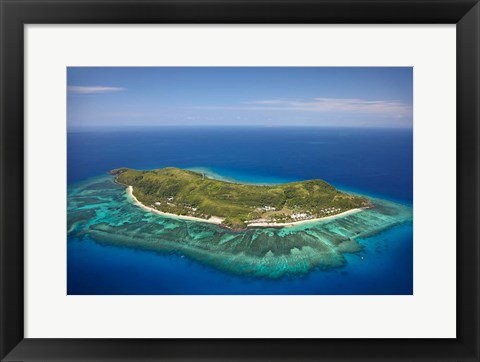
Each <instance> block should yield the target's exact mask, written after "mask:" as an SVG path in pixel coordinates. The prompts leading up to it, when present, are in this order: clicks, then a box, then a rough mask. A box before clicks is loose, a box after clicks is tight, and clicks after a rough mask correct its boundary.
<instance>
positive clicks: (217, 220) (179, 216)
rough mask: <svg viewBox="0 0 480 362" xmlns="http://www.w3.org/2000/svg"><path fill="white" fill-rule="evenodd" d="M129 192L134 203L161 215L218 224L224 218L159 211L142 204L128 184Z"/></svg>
mask: <svg viewBox="0 0 480 362" xmlns="http://www.w3.org/2000/svg"><path fill="white" fill-rule="evenodd" d="M127 194H128V195H129V196H130V197H131V198H132V199H133V201H134V203H135V204H136V205H137V206H140V207H141V208H142V209H145V210H148V211H151V212H154V213H157V214H159V215H163V216H169V217H172V218H176V219H184V220H191V221H200V222H208V223H210V224H216V225H220V224H221V223H222V221H223V220H224V219H222V218H221V217H217V216H212V217H210V219H202V218H199V217H195V216H187V215H177V214H170V213H168V212H163V211H159V210H157V209H154V208H153V207H150V206H146V205H144V204H142V203H141V202H140V201H138V199H137V198H136V197H135V195H134V194H133V186H128V187H127Z"/></svg>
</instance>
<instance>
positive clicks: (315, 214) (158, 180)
mask: <svg viewBox="0 0 480 362" xmlns="http://www.w3.org/2000/svg"><path fill="white" fill-rule="evenodd" d="M110 173H111V174H112V175H115V176H116V182H117V183H119V184H122V185H125V186H127V187H128V192H129V194H130V196H131V197H132V199H133V200H134V202H135V203H137V204H138V205H139V206H141V207H143V208H145V209H147V210H149V211H153V212H157V213H160V214H170V215H173V216H176V217H180V218H187V219H193V220H198V221H204V222H210V223H215V224H219V225H221V226H224V227H227V228H229V229H232V230H245V229H246V228H248V227H266V226H268V227H272V226H277V227H282V226H288V225H295V224H298V223H304V222H308V221H315V220H318V219H325V218H332V217H335V216H338V215H340V214H342V215H343V214H346V213H352V212H356V211H358V210H361V209H365V208H372V207H373V204H372V202H371V201H370V200H369V199H367V198H366V197H362V196H356V195H351V194H347V193H345V192H341V191H339V190H337V189H336V188H335V187H333V186H332V185H330V184H328V183H327V182H325V181H323V180H318V179H317V180H306V181H299V182H290V183H285V184H278V185H252V184H241V183H234V182H227V181H220V180H216V179H212V178H209V177H207V176H206V175H205V174H204V173H199V172H193V171H189V170H184V169H179V168H174V167H168V168H163V169H157V170H134V169H129V168H117V169H114V170H112V171H110Z"/></svg>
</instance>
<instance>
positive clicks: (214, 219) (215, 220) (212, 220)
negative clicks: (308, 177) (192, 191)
mask: <svg viewBox="0 0 480 362" xmlns="http://www.w3.org/2000/svg"><path fill="white" fill-rule="evenodd" d="M127 193H128V195H129V196H130V197H131V198H132V199H133V201H134V202H135V204H136V205H138V206H140V207H141V208H143V209H145V210H148V211H151V212H155V213H157V214H160V215H164V216H169V217H173V218H177V219H184V220H192V221H200V222H208V223H210V224H217V225H220V224H221V223H222V222H223V220H224V218H221V217H218V216H212V217H210V219H202V218H199V217H194V216H186V215H177V214H170V213H168V212H163V211H158V210H157V209H154V208H153V207H149V206H146V205H144V204H142V203H141V202H140V201H138V199H137V198H136V197H135V196H134V195H133V187H132V186H128V188H127ZM359 211H362V209H351V210H348V211H345V212H341V213H340V214H336V215H332V216H325V217H320V218H316V219H308V220H300V221H293V222H288V223H276V222H255V223H251V224H248V225H246V227H271V226H273V227H284V226H295V225H301V224H305V223H308V222H314V221H322V220H329V219H335V218H337V217H341V216H346V215H349V214H354V213H356V212H359Z"/></svg>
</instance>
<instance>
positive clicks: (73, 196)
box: [68, 173, 412, 294]
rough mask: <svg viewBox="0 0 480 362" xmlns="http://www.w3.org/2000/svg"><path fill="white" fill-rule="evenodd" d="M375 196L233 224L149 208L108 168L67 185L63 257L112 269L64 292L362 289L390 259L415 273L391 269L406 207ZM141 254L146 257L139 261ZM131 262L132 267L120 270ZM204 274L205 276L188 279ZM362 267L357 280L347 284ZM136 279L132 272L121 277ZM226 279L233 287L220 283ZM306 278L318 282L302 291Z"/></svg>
mask: <svg viewBox="0 0 480 362" xmlns="http://www.w3.org/2000/svg"><path fill="white" fill-rule="evenodd" d="M210 174H212V173H210ZM374 203H375V208H374V209H370V210H363V211H361V212H358V213H355V214H351V215H347V216H344V217H340V218H336V219H330V220H324V221H318V222H311V223H305V224H302V225H297V226H293V227H284V228H252V229H249V230H247V231H243V232H233V231H230V230H226V229H224V228H221V227H218V226H216V225H212V224H208V223H203V222H196V221H185V220H180V219H176V218H170V217H164V216H161V215H157V214H154V213H150V212H147V211H145V210H143V209H141V208H140V207H138V206H136V205H134V204H133V202H132V200H131V199H130V197H129V196H128V195H127V193H126V192H125V188H124V187H123V186H120V185H117V184H115V183H114V180H113V177H112V176H108V175H105V176H100V177H95V178H92V179H89V180H87V181H84V182H81V183H78V184H75V185H71V186H70V187H69V190H68V208H69V209H68V235H69V243H68V251H69V252H68V255H69V260H68V266H69V270H71V269H72V268H75V264H76V260H77V258H81V260H82V263H84V260H85V259H89V260H90V262H89V264H90V265H89V267H88V268H87V270H84V271H78V270H76V271H75V273H76V274H79V273H80V276H81V275H83V276H84V279H83V280H85V278H86V279H87V280H88V275H89V273H90V272H92V270H96V269H97V268H103V269H105V271H108V272H105V273H103V276H104V277H105V278H107V279H108V278H112V276H115V277H116V278H113V281H110V282H109V283H106V282H103V283H100V285H101V288H100V289H101V290H97V287H96V285H98V283H99V281H98V280H96V281H95V282H94V283H92V281H90V283H91V284H90V285H89V284H88V283H86V285H83V284H82V282H74V281H71V279H70V278H69V285H72V286H74V287H73V288H70V287H69V294H97V293H100V294H196V293H199V294H224V293H225V290H228V293H226V294H259V293H260V294H271V293H273V294H332V293H333V294H352V293H359V294H365V290H368V286H369V285H370V286H372V287H375V286H378V285H379V283H380V282H379V281H378V280H375V279H378V278H373V279H371V275H372V274H371V273H372V271H371V269H372V268H377V269H385V268H388V269H390V273H391V274H392V273H393V274H398V278H407V279H408V276H409V275H411V273H409V271H408V268H409V266H408V265H407V266H406V267H402V268H400V269H398V268H396V267H395V258H394V257H393V256H396V257H397V258H398V257H400V259H401V260H403V255H402V254H401V253H404V254H405V255H406V257H407V258H408V256H409V255H410V256H411V251H410V253H409V250H410V249H411V248H410V249H409V248H408V242H407V245H406V246H405V245H401V244H399V242H400V241H402V240H403V241H405V240H408V239H409V237H410V238H411V220H412V210H411V208H410V207H409V206H406V205H402V204H399V203H394V202H391V201H385V200H381V199H374ZM392 241H393V242H392ZM405 247H406V249H405V250H404V248H405ZM394 253H395V254H394ZM89 254H91V255H89ZM87 255H89V256H87ZM139 258H140V259H145V260H142V261H141V263H140V264H139V262H138V260H137V259H139ZM132 263H133V264H132ZM135 265H137V267H134V266H135ZM138 265H141V266H142V268H141V270H138ZM146 265H149V266H150V267H152V268H153V270H151V269H150V267H148V268H146V267H145V266H146ZM173 265H174V267H172V266H173ZM179 267H180V269H183V270H182V273H178V269H179ZM84 268H85V265H84ZM111 268H114V269H115V268H119V270H109V269H111ZM131 268H133V269H134V271H132V273H133V274H131V275H128V276H127V277H125V276H123V274H124V272H125V270H128V269H131ZM169 268H170V269H171V270H166V269H169ZM197 269H198V270H197ZM172 271H176V272H175V276H172V278H173V280H175V282H174V283H172V281H171V280H170V282H169V283H165V281H164V280H163V279H164V278H165V276H166V275H169V274H171V273H172ZM144 273H147V275H142V274H144ZM70 274H72V277H73V278H78V277H79V276H78V275H76V276H75V275H73V274H74V273H73V272H72V273H70V272H69V275H70ZM350 274H351V275H350ZM120 276H121V278H120ZM182 276H183V277H185V276H186V277H187V279H186V280H182ZM205 276H208V278H206V280H203V281H202V280H197V282H198V283H199V284H198V285H197V284H195V283H194V281H195V280H196V279H202V277H205ZM362 276H363V278H365V279H364V280H363V283H360V284H357V283H353V284H352V281H349V282H348V283H347V280H348V279H354V280H357V279H359V278H361V277H362ZM92 277H93V275H92ZM152 277H153V278H154V280H153V281H150V282H151V283H150V282H147V281H148V280H149V279H151V278H152ZM132 278H133V279H135V280H137V281H136V282H133V281H132V282H128V283H127V282H126V281H128V280H130V279H132ZM330 278H332V281H334V282H333V284H332V283H331V282H330V280H329V279H330ZM138 279H141V282H139V281H138ZM159 279H160V280H159ZM204 279H205V278H204ZM73 280H75V279H73ZM121 280H123V281H122V282H121V283H120V285H117V284H118V282H119V281H121ZM161 280H163V282H162V283H161V287H159V285H158V283H159V282H160V281H161ZM232 282H234V285H235V288H233V289H232V288H231V286H230V287H229V288H226V289H225V288H223V289H222V287H221V286H222V285H223V284H225V283H227V285H228V284H231V283H232ZM310 283H313V284H314V285H315V288H311V289H310V290H308V291H305V290H304V287H305V285H309V284H310ZM342 283H347V284H348V285H349V288H347V289H345V290H344V291H343V292H342V290H340V289H338V288H340V286H342ZM403 284H405V285H408V284H410V285H411V282H410V283H408V280H407V281H404V282H403V283H402V284H400V285H403ZM82 285H83V287H82ZM105 285H107V287H105ZM132 285H135V287H134V288H132ZM192 285H197V286H196V287H193V288H192ZM115 286H116V287H115ZM186 286H187V287H186ZM335 286H336V287H335ZM382 287H383V294H389V292H388V290H389V289H391V290H392V293H394V294H398V293H400V294H402V293H407V294H408V293H411V289H410V290H408V289H406V290H402V291H396V292H394V290H397V289H398V286H396V288H392V287H388V286H382ZM365 288H366V289H365ZM386 288H387V289H386ZM197 289H198V290H197ZM354 290H358V291H356V292H354ZM362 290H363V291H362ZM222 291H223V292H222Z"/></svg>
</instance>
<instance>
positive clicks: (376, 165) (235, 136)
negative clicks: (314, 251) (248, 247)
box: [67, 127, 413, 294]
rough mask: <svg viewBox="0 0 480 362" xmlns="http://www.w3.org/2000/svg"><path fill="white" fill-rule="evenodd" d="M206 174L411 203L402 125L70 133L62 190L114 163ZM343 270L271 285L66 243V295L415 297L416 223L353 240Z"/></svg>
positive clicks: (182, 260)
mask: <svg viewBox="0 0 480 362" xmlns="http://www.w3.org/2000/svg"><path fill="white" fill-rule="evenodd" d="M168 166H173V167H180V168H191V169H197V168H202V169H207V170H208V171H209V172H211V173H214V174H217V175H219V176H221V177H223V178H227V179H232V180H237V181H241V182H253V183H265V184H268V183H279V182H288V181H298V180H307V179H318V178H320V179H323V180H325V181H327V182H329V183H331V184H333V185H334V186H336V187H337V188H340V189H342V190H344V191H350V192H356V193H360V194H363V195H367V196H373V197H378V198H383V199H388V200H392V201H396V202H400V203H403V204H406V205H410V206H412V204H413V132H412V130H405V129H365V128H363V129H360V128H357V129H353V128H352V129H346V128H341V129H334V128H295V127H288V128H261V127H258V128H230V127H224V128H220V127H216V128H209V127H202V128H192V127H177V128H175V127H162V128H124V129H119V130H107V129H104V130H95V131H94V130H92V131H78V132H69V133H68V166H67V169H68V184H69V186H72V185H75V184H77V183H79V182H82V181H85V180H88V179H89V178H92V177H97V176H100V175H102V174H105V173H106V172H108V171H109V170H111V169H114V168H118V167H130V168H137V169H153V168H162V167H168ZM359 241H360V242H361V244H362V245H363V246H364V249H363V251H361V252H360V253H357V254H346V258H347V263H346V265H345V266H343V267H341V268H335V269H330V270H314V271H312V272H310V273H309V274H307V275H306V276H303V277H295V278H293V277H292V278H288V277H285V278H282V279H279V280H269V279H262V278H253V277H241V276H235V275H230V274H228V273H225V272H222V271H219V270H216V269H214V268H212V267H209V266H206V265H203V264H200V263H198V262H196V261H193V260H190V259H188V258H186V257H183V256H181V255H178V254H167V255H165V254H160V253H155V252H148V251H140V250H135V249H130V248H121V247H115V246H105V245H100V244H97V243H96V242H95V241H93V240H90V239H88V238H87V237H85V238H83V239H82V240H78V239H76V238H74V237H69V238H68V242H67V269H68V270H67V271H68V274H67V291H68V294H412V293H413V227H412V223H407V224H402V225H399V226H395V227H392V228H390V229H388V230H385V231H383V232H381V233H379V234H377V235H375V236H371V237H368V238H365V239H363V240H359Z"/></svg>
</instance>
